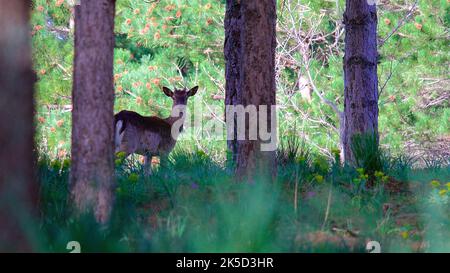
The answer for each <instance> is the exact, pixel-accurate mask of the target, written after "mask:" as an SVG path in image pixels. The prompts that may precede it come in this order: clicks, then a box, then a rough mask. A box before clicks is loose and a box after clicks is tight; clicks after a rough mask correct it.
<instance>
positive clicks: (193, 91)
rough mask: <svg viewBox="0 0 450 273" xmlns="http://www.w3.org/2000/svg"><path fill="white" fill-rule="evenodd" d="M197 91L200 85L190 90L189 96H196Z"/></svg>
mask: <svg viewBox="0 0 450 273" xmlns="http://www.w3.org/2000/svg"><path fill="white" fill-rule="evenodd" d="M197 91H198V86H196V87H194V88H192V89H191V90H189V91H188V94H187V95H188V97H192V96H194V95H195V94H196V93H197Z"/></svg>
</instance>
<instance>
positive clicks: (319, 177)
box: [314, 174, 324, 184]
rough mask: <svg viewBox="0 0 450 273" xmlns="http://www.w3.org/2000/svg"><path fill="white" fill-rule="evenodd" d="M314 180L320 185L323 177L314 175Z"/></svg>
mask: <svg viewBox="0 0 450 273" xmlns="http://www.w3.org/2000/svg"><path fill="white" fill-rule="evenodd" d="M314 178H315V179H316V181H317V183H319V184H320V183H322V182H323V180H324V178H323V176H321V175H320V174H316V175H315V176H314Z"/></svg>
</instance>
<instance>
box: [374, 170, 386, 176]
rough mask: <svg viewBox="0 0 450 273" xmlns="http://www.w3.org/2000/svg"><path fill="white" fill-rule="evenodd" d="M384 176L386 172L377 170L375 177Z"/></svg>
mask: <svg viewBox="0 0 450 273" xmlns="http://www.w3.org/2000/svg"><path fill="white" fill-rule="evenodd" d="M383 176H384V173H383V172H382V171H375V177H377V178H382V177H383Z"/></svg>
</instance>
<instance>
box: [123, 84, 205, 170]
mask: <svg viewBox="0 0 450 273" xmlns="http://www.w3.org/2000/svg"><path fill="white" fill-rule="evenodd" d="M197 90H198V87H194V88H192V89H191V90H189V91H186V90H175V91H174V92H172V91H171V90H170V89H168V88H166V87H164V88H163V91H164V93H165V94H166V95H167V96H168V97H171V98H172V99H173V106H172V113H171V116H170V117H168V118H165V119H163V118H159V117H156V116H151V117H145V116H141V115H140V114H138V113H136V112H132V111H126V110H124V111H121V112H119V113H117V114H116V115H115V116H114V124H115V137H114V140H115V151H116V153H118V152H124V153H125V155H126V156H128V155H130V154H133V153H136V154H140V155H143V156H145V157H146V164H149V163H150V161H151V157H152V156H160V157H167V156H168V155H169V153H170V152H171V151H172V150H173V148H174V147H175V144H176V142H177V137H178V133H180V132H181V129H182V124H183V123H184V119H185V113H186V104H187V99H188V97H190V96H193V95H195V93H196V92H197ZM175 123H176V124H177V126H180V125H181V126H180V127H179V131H178V132H176V131H175V132H176V133H175V134H174V133H173V130H172V127H173V126H174V125H175Z"/></svg>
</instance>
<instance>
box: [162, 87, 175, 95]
mask: <svg viewBox="0 0 450 273" xmlns="http://www.w3.org/2000/svg"><path fill="white" fill-rule="evenodd" d="M163 92H164V94H166V96H168V97H172V96H173V92H172V90H170V89H169V88H167V87H165V86H164V87H163Z"/></svg>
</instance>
